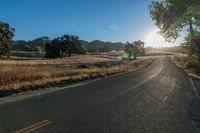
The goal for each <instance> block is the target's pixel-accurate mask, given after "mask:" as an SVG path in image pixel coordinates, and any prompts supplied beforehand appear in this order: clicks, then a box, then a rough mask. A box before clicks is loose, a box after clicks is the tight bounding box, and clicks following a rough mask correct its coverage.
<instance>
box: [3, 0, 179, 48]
mask: <svg viewBox="0 0 200 133" xmlns="http://www.w3.org/2000/svg"><path fill="white" fill-rule="evenodd" d="M151 1H152V0H140V1H138V0H126V2H124V1H122V0H109V1H107V0H84V1H82V0H68V1H66V0H56V1H55V0H54V1H53V0H51V1H49V0H42V1H41V0H29V1H27V0H21V1H16V0H1V4H0V16H1V17H0V21H3V22H7V23H9V24H10V25H11V27H13V28H15V30H16V31H15V37H14V40H32V39H34V38H37V37H41V36H48V37H50V38H55V37H58V36H60V35H62V34H66V33H68V34H73V35H78V36H79V37H80V38H81V39H82V40H87V41H92V40H102V41H112V42H126V41H131V42H132V41H135V40H142V41H145V42H146V46H152V47H165V46H166V47H169V46H176V45H179V44H180V42H181V41H182V40H183V39H178V40H177V41H176V42H175V44H169V43H167V42H165V41H164V39H163V38H162V36H160V35H158V34H157V33H156V31H157V30H158V29H157V28H156V26H155V25H154V23H153V21H152V20H151V17H150V14H149V10H148V5H149V4H150V3H151Z"/></svg>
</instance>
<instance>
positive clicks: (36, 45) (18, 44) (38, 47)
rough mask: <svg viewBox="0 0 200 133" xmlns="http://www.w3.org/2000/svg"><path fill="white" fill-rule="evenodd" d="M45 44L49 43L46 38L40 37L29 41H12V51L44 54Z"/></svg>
mask: <svg viewBox="0 0 200 133" xmlns="http://www.w3.org/2000/svg"><path fill="white" fill-rule="evenodd" d="M47 42H51V40H50V39H49V38H48V37H40V38H36V39H34V40H30V41H24V40H19V41H14V42H13V49H12V50H13V51H29V52H44V51H45V45H46V43H47Z"/></svg>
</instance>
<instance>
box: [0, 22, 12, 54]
mask: <svg viewBox="0 0 200 133" xmlns="http://www.w3.org/2000/svg"><path fill="white" fill-rule="evenodd" d="M14 31H15V30H14V29H13V28H11V27H10V25H9V24H7V23H3V22H0V56H7V57H9V56H10V52H11V49H12V38H13V37H14Z"/></svg>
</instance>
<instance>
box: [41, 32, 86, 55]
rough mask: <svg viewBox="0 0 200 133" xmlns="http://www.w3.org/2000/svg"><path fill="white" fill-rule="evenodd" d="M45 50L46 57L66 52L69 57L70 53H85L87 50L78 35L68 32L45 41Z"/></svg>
mask: <svg viewBox="0 0 200 133" xmlns="http://www.w3.org/2000/svg"><path fill="white" fill-rule="evenodd" d="M45 50H46V57H47V58H58V57H63V56H64V55H66V54H67V55H68V56H69V57H70V56H71V54H86V52H87V49H86V48H85V47H84V46H83V44H82V43H81V41H80V40H79V37H78V36H73V35H68V34H66V35H63V36H62V37H59V38H55V39H53V40H52V42H51V43H47V44H46V47H45Z"/></svg>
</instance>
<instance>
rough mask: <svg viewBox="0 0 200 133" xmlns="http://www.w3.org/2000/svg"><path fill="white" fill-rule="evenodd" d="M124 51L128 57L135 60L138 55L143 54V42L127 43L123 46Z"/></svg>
mask: <svg viewBox="0 0 200 133" xmlns="http://www.w3.org/2000/svg"><path fill="white" fill-rule="evenodd" d="M125 51H126V52H127V53H128V54H129V57H132V56H133V57H134V59H136V58H137V56H139V55H144V54H145V49H144V42H142V41H140V40H139V41H134V42H133V43H130V42H127V43H126V46H125Z"/></svg>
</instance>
